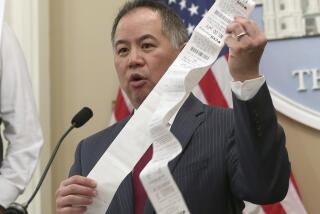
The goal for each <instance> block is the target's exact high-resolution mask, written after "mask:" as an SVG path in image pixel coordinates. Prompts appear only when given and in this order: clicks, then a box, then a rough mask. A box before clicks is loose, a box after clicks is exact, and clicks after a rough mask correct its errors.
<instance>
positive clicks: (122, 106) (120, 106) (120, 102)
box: [114, 89, 130, 121]
mask: <svg viewBox="0 0 320 214" xmlns="http://www.w3.org/2000/svg"><path fill="white" fill-rule="evenodd" d="M129 114H130V112H129V109H128V107H127V104H126V102H125V100H124V97H123V95H122V92H121V89H119V90H118V95H117V100H116V105H115V108H114V115H115V118H116V120H117V121H119V120H122V119H123V118H125V117H126V116H128V115H129Z"/></svg>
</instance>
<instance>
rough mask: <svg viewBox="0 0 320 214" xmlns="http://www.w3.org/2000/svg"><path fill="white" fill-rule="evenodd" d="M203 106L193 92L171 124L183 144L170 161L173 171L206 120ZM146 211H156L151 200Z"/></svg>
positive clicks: (147, 212) (148, 201)
mask: <svg viewBox="0 0 320 214" xmlns="http://www.w3.org/2000/svg"><path fill="white" fill-rule="evenodd" d="M203 107H204V106H203V104H202V103H201V102H200V101H199V100H198V99H197V98H196V97H195V96H194V95H193V94H191V95H190V96H189V97H188V99H187V100H186V102H185V103H184V104H183V105H182V107H181V108H180V110H179V112H178V114H177V116H176V118H175V120H174V122H173V124H172V126H171V129H170V130H171V132H172V133H173V134H174V135H175V137H176V138H177V139H178V140H179V142H180V143H181V146H182V152H181V154H180V155H178V156H177V157H176V158H175V159H174V160H172V161H171V162H169V168H170V171H171V173H173V172H174V170H175V167H176V165H177V163H178V162H179V160H180V158H181V156H182V155H183V153H184V150H185V148H186V147H187V145H188V143H189V142H190V139H191V137H192V135H193V133H194V131H195V130H196V128H197V127H198V126H199V125H200V124H201V123H202V121H203V120H204V114H203V111H204V110H203ZM144 213H145V214H151V213H155V212H154V209H153V207H152V205H151V202H150V200H147V202H146V205H145V207H144Z"/></svg>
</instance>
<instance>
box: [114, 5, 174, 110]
mask: <svg viewBox="0 0 320 214" xmlns="http://www.w3.org/2000/svg"><path fill="white" fill-rule="evenodd" d="M114 41H115V42H114V64H115V68H116V70H117V74H118V77H119V80H120V86H121V88H122V89H123V90H124V91H125V92H126V94H127V95H128V97H129V99H130V101H131V103H132V105H133V106H134V108H138V107H139V106H140V104H141V103H142V102H143V101H144V99H145V98H146V97H147V96H148V94H149V93H150V92H151V90H152V89H153V87H154V86H155V85H156V84H157V82H158V81H159V80H160V78H161V77H162V75H163V74H164V73H165V72H166V70H167V69H168V68H169V66H170V65H171V63H172V62H173V61H174V59H175V58H176V56H177V55H178V54H179V52H180V49H177V48H175V47H173V45H172V44H171V42H170V40H169V39H168V38H167V37H166V36H165V35H164V34H163V33H162V31H161V17H160V15H159V14H158V13H157V12H155V11H152V10H151V9H149V8H137V9H135V10H133V11H131V12H129V13H128V14H127V15H125V16H124V17H122V19H121V20H120V21H119V23H118V26H117V29H116V32H115V38H114Z"/></svg>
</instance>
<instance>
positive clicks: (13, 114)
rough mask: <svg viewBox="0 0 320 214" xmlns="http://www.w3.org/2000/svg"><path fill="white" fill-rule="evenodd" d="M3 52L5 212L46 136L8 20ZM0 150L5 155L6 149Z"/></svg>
mask: <svg viewBox="0 0 320 214" xmlns="http://www.w3.org/2000/svg"><path fill="white" fill-rule="evenodd" d="M0 51H1V65H0V80H1V82H0V93H1V95H0V118H1V119H2V122H3V124H4V132H3V133H4V137H5V138H6V140H7V141H8V143H9V144H8V148H7V150H6V155H5V156H4V159H3V161H2V162H1V160H0V164H1V167H0V192H1V193H0V214H2V213H4V209H5V208H6V207H7V206H8V205H9V204H10V203H12V202H14V201H15V200H16V198H17V197H18V195H19V194H21V193H22V192H23V190H24V189H25V187H26V186H27V184H28V183H29V181H30V178H31V175H32V173H33V171H34V169H35V167H36V163H37V160H38V156H39V152H40V148H41V146H42V144H43V138H42V131H41V127H40V123H39V119H38V115H37V111H36V106H35V103H34V98H33V95H32V87H31V84H30V80H29V77H28V71H27V65H26V62H25V58H24V55H23V53H22V50H21V48H20V46H19V43H18V41H17V39H16V37H15V35H14V33H13V32H12V31H11V29H10V28H9V26H8V25H7V24H5V23H4V24H3V28H2V37H1V48H0ZM0 147H1V148H2V142H0ZM0 153H1V154H0V156H1V157H2V149H1V151H0ZM0 159H1V158H0Z"/></svg>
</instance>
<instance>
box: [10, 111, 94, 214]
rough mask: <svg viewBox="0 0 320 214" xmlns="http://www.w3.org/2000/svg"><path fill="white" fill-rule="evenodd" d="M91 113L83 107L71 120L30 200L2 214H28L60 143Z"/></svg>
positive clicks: (11, 207)
mask: <svg viewBox="0 0 320 214" xmlns="http://www.w3.org/2000/svg"><path fill="white" fill-rule="evenodd" d="M92 115H93V113H92V110H91V109H90V108H88V107H84V108H82V109H81V110H80V111H79V112H78V113H77V114H76V115H75V116H74V117H73V118H72V120H71V126H70V127H69V129H68V130H67V131H66V132H65V133H64V134H63V135H62V137H61V138H60V140H59V142H58V144H57V145H56V147H55V148H54V150H53V153H52V155H51V157H50V159H49V161H48V163H47V165H46V168H45V170H44V172H43V174H42V175H41V178H40V181H39V183H38V185H37V187H36V189H35V190H34V192H33V194H32V195H31V197H30V199H29V200H28V202H26V203H24V204H19V203H16V202H14V203H11V204H10V205H9V207H8V208H7V209H6V211H5V212H4V213H5V214H28V211H27V209H28V206H29V204H30V203H31V201H32V200H33V198H34V197H35V196H36V194H37V192H38V191H39V189H40V187H41V184H42V182H43V180H44V178H45V177H46V175H47V173H48V170H49V168H50V166H51V164H52V162H53V160H54V157H55V156H56V154H57V151H58V149H59V147H60V145H61V143H62V142H63V140H64V138H65V137H66V136H67V135H68V134H69V132H71V130H72V129H73V128H79V127H81V126H83V125H84V124H85V123H86V122H87V121H88V120H89V119H90V118H91V117H92Z"/></svg>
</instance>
